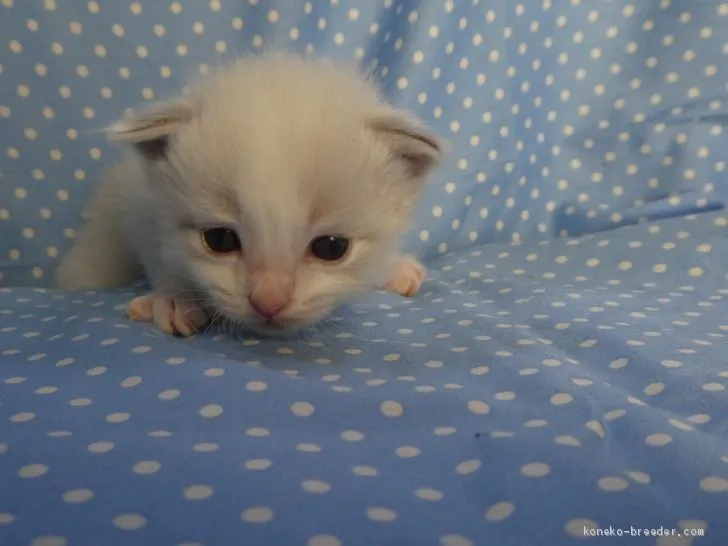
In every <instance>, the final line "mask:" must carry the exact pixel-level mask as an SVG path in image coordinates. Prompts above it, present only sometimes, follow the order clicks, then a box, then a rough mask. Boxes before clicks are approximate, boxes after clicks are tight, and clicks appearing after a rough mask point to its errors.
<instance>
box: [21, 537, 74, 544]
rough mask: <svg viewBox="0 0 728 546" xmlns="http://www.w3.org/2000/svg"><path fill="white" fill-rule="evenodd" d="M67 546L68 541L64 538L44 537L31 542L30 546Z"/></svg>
mask: <svg viewBox="0 0 728 546" xmlns="http://www.w3.org/2000/svg"><path fill="white" fill-rule="evenodd" d="M67 544H68V541H67V540H66V539H65V538H64V537H59V536H53V535H46V536H42V537H38V538H36V539H35V540H33V542H31V543H30V546H66V545H67Z"/></svg>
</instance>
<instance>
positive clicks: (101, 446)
mask: <svg viewBox="0 0 728 546" xmlns="http://www.w3.org/2000/svg"><path fill="white" fill-rule="evenodd" d="M87 449H88V450H89V451H90V452H91V453H108V452H109V451H111V450H112V449H114V444H113V442H93V443H91V444H89V445H88V448H87Z"/></svg>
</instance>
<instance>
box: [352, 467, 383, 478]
mask: <svg viewBox="0 0 728 546" xmlns="http://www.w3.org/2000/svg"><path fill="white" fill-rule="evenodd" d="M351 471H352V473H354V474H356V475H357V476H367V477H374V476H378V475H379V472H378V471H377V469H376V468H372V467H371V466H361V465H359V466H355V467H354V468H352V469H351Z"/></svg>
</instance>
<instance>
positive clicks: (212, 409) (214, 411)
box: [200, 404, 223, 419]
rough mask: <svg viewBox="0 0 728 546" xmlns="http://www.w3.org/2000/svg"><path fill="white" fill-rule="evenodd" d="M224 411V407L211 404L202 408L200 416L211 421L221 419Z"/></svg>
mask: <svg viewBox="0 0 728 546" xmlns="http://www.w3.org/2000/svg"><path fill="white" fill-rule="evenodd" d="M222 411H223V409H222V406H220V405H218V404H209V405H207V406H203V407H202V408H200V415H202V417H205V418H207V419H210V418H213V417H219V416H220V415H222Z"/></svg>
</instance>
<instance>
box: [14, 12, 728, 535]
mask: <svg viewBox="0 0 728 546" xmlns="http://www.w3.org/2000/svg"><path fill="white" fill-rule="evenodd" d="M0 36H2V37H3V44H1V45H0V47H2V49H1V50H0V152H2V154H3V156H2V158H0V285H1V286H2V287H0V545H3V546H99V545H104V546H106V545H110V546H117V545H134V546H167V545H169V546H182V545H185V546H192V545H197V546H199V545H204V546H233V545H240V544H244V545H251V546H269V545H274V546H279V545H280V546H288V545H292V546H293V545H301V546H342V545H343V546H365V545H366V546H369V545H377V546H395V545H396V546H410V545H411V546H428V545H432V546H480V545H491V544H492V545H499V546H523V545H530V544H545V545H549V546H562V545H569V544H572V543H573V544H578V543H581V541H583V540H584V539H585V538H591V537H601V536H608V537H613V541H614V543H615V544H622V543H625V544H635V545H642V544H645V545H655V546H688V545H694V546H701V545H716V546H723V545H725V544H728V520H726V516H725V514H726V508H728V393H727V391H726V385H728V357H726V356H725V354H726V353H725V348H726V346H727V344H726V336H728V319H727V318H726V316H727V315H728V313H726V310H727V309H728V307H726V299H728V276H727V275H726V273H727V272H728V231H727V228H728V214H726V213H725V212H724V210H723V208H724V202H725V198H726V195H727V194H728V181H727V180H726V175H725V168H726V163H725V162H726V155H725V152H724V150H725V149H726V144H727V142H726V135H725V134H724V122H725V116H726V108H725V102H724V101H725V80H726V78H725V70H726V68H725V67H726V61H725V59H726V57H725V55H726V54H727V53H728V46H726V45H725V44H726V36H728V4H727V3H722V2H718V1H702V2H687V1H682V0H671V1H669V0H653V1H642V0H640V1H639V2H638V1H634V0H633V1H631V2H630V1H628V0H613V1H610V2H592V1H590V0H543V1H538V2H537V1H533V2H532V1H530V0H529V1H526V0H523V1H522V2H521V3H518V2H513V3H505V2H500V1H497V0H480V1H478V0H472V1H470V2H461V1H457V2H455V1H440V0H438V1H437V2H416V1H406V0H399V1H391V0H386V1H381V2H370V3H365V2H353V1H352V2H346V1H345V0H330V1H329V2H323V1H321V2H318V1H316V2H301V3H294V2H286V1H284V0H272V1H266V0H247V1H245V2H243V1H242V0H235V1H232V0H211V1H209V2H195V3H193V2H191V1H189V2H188V1H174V2H172V1H171V0H170V1H169V2H156V1H152V0H139V1H135V2H131V1H125V2H115V3H112V2H102V1H90V2H86V1H83V2H81V1H80V0H78V1H77V0H65V1H61V0H44V1H41V0H34V1H33V2H25V1H20V0H0ZM271 45H275V46H278V47H284V48H287V49H293V50H298V51H306V50H308V51H314V52H319V53H323V54H328V55H332V56H335V57H341V58H349V59H352V60H357V59H358V60H359V61H360V62H361V63H362V65H363V66H365V67H367V68H371V69H373V70H374V71H375V72H376V74H377V76H378V77H379V78H380V79H381V81H382V85H383V87H384V89H385V91H386V92H387V93H388V95H389V96H390V98H391V99H392V100H393V101H394V102H395V103H396V104H399V105H401V106H405V107H408V108H410V109H412V110H414V111H415V112H416V113H417V114H418V115H420V116H421V117H422V118H423V119H424V120H425V121H427V122H428V123H430V124H431V125H432V126H433V127H434V128H435V129H436V130H437V131H438V132H440V133H441V134H443V135H444V136H445V137H446V138H448V139H449V140H450V142H451V148H452V153H451V157H450V158H449V159H448V162H447V164H446V165H445V166H444V167H443V169H442V170H441V171H440V174H439V178H438V179H437V180H436V181H435V182H434V183H433V185H432V187H431V188H430V191H429V193H428V195H427V197H426V199H425V202H424V203H423V205H422V207H421V209H420V211H419V216H418V218H417V219H416V225H415V227H414V229H413V230H412V233H411V237H410V238H409V240H408V242H407V246H408V248H409V249H411V250H413V251H416V252H419V253H420V254H421V255H422V256H424V257H425V259H426V261H427V263H428V266H429V268H430V271H429V279H428V280H427V282H426V283H425V285H424V286H423V288H422V291H421V292H420V293H419V294H418V295H416V296H415V297H413V298H411V299H406V298H400V297H397V296H394V295H392V294H387V293H375V294H372V295H371V296H369V297H366V298H364V299H362V300H361V301H358V302H356V303H353V304H352V305H349V306H347V307H345V308H342V309H340V310H338V311H337V312H336V313H335V315H334V316H333V317H331V319H330V320H328V321H326V322H325V323H323V324H321V325H319V326H317V327H315V328H312V329H311V330H309V331H306V332H304V333H302V334H301V335H300V336H298V337H297V338H292V339H288V340H270V339H259V338H256V337H252V336H247V335H245V334H244V333H242V334H241V333H236V332H228V331H217V330H210V331H207V332H205V333H204V334H202V335H200V336H198V337H196V338H193V339H187V340H181V339H177V338H173V337H169V336H165V335H162V334H161V333H159V332H158V331H156V330H155V329H154V328H153V327H152V326H151V325H147V324H139V323H133V322H130V321H128V320H127V319H126V318H125V316H124V305H125V303H126V302H127V301H128V300H129V299H130V298H131V297H133V296H134V295H135V294H137V293H139V292H140V291H142V290H144V287H143V286H134V287H130V288H128V289H125V290H117V291H99V292H78V293H71V292H59V291H55V290H52V289H50V288H48V283H49V278H50V276H51V274H52V271H53V268H54V267H55V264H56V260H57V257H58V255H60V254H62V253H63V251H64V250H65V249H66V248H67V247H68V245H69V243H70V241H71V239H72V237H73V235H74V232H75V230H76V229H77V228H78V226H79V225H80V222H81V219H80V210H81V208H82V206H83V203H84V201H85V199H86V198H87V197H88V195H89V194H90V192H91V191H93V188H94V187H95V184H96V182H97V180H98V176H99V174H100V172H101V170H102V169H103V168H105V167H107V166H108V165H109V164H111V163H112V162H113V161H114V159H115V158H116V157H117V153H118V152H117V151H116V150H114V149H113V148H111V147H109V146H107V145H106V143H105V142H104V141H103V139H101V138H100V136H99V135H98V134H96V133H95V131H96V130H97V129H99V128H101V127H103V126H104V125H105V124H107V123H108V122H110V121H112V120H113V119H115V118H116V117H118V116H119V115H121V114H122V113H123V110H124V108H126V107H130V106H135V105H136V104H137V103H138V102H140V101H144V100H154V99H157V98H160V97H163V96H165V95H167V94H169V93H172V92H174V91H175V90H176V89H177V88H178V87H179V85H181V83H182V79H183V76H184V75H185V73H187V72H189V71H190V69H199V71H202V72H204V71H206V70H210V69H211V67H212V66H214V65H215V64H216V63H218V62H220V61H221V60H225V59H227V58H231V57H232V56H234V55H236V54H238V53H240V52H245V51H255V50H259V49H263V48H265V47H268V46H271Z"/></svg>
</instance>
